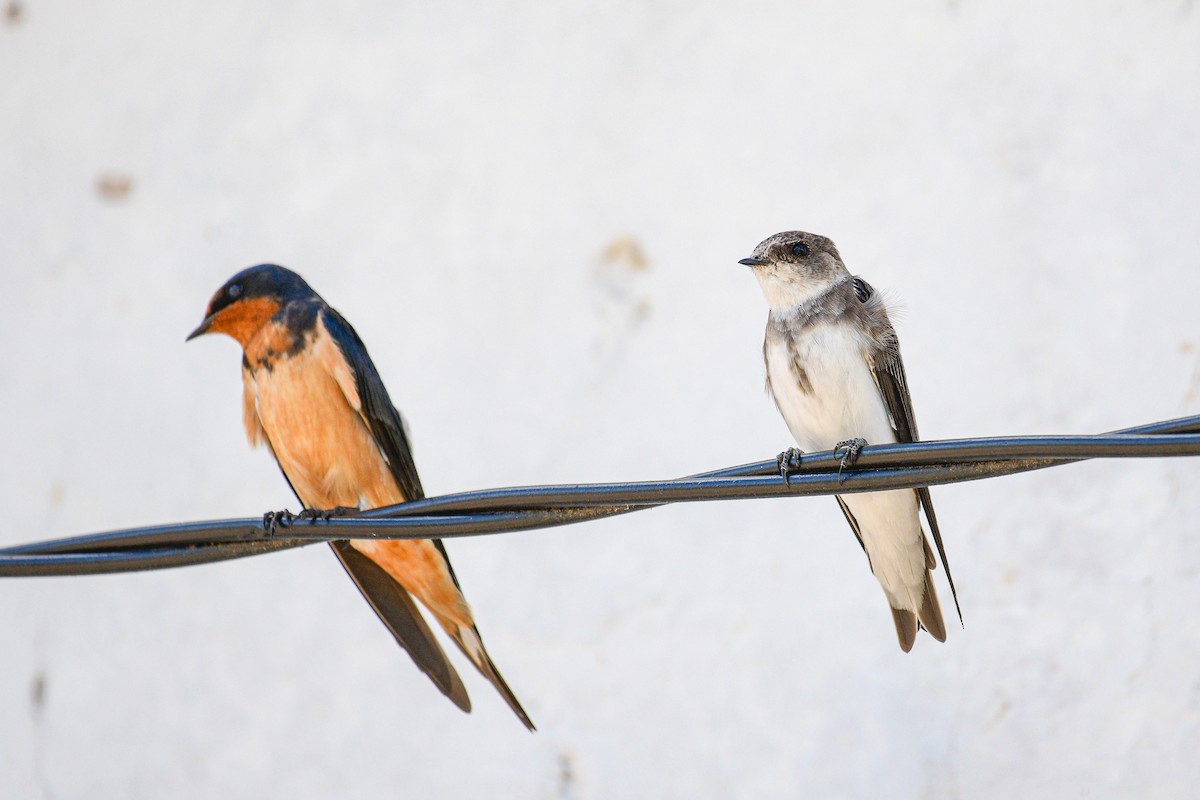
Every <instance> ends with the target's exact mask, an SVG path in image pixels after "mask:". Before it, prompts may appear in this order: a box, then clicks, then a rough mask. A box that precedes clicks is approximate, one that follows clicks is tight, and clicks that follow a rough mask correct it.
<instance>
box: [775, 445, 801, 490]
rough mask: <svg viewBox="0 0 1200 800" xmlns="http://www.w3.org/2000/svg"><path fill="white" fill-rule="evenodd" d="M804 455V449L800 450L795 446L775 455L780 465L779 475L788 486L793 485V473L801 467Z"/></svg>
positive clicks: (776, 461)
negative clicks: (801, 458) (801, 459)
mask: <svg viewBox="0 0 1200 800" xmlns="http://www.w3.org/2000/svg"><path fill="white" fill-rule="evenodd" d="M803 455H804V451H803V450H798V449H796V448H795V447H789V448H788V449H787V450H784V451H783V452H782V453H780V454H779V455H777V456H775V463H776V464H778V465H779V475H780V477H782V478H783V482H784V483H785V484H787V485H788V486H791V485H792V482H791V477H792V473H793V472H795V471H797V470H799V469H800V457H801V456H803Z"/></svg>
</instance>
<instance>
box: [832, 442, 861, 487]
mask: <svg viewBox="0 0 1200 800" xmlns="http://www.w3.org/2000/svg"><path fill="white" fill-rule="evenodd" d="M866 446H867V440H866V439H863V438H861V437H855V438H853V439H846V440H845V441H843V442H838V443H837V444H836V445H834V448H833V457H834V458H841V461H840V462H839V464H838V483H841V482H842V481H844V480H846V476H845V475H843V474H842V471H843V470H844V469H846V467H853V466H854V462H855V461H858V454H859V453H861V452H862V449H863V448H864V447H866ZM843 450H845V451H846V452H845V453H842V451H843ZM839 454H840V455H839Z"/></svg>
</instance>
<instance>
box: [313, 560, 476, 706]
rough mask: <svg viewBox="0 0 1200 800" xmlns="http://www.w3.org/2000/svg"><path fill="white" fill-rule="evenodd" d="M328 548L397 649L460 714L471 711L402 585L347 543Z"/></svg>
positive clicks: (463, 691)
mask: <svg viewBox="0 0 1200 800" xmlns="http://www.w3.org/2000/svg"><path fill="white" fill-rule="evenodd" d="M329 546H330V547H332V548H333V552H334V553H336V554H337V557H338V558H339V559H340V560H341V562H342V566H343V567H345V568H346V572H347V573H348V574H349V575H350V577H351V579H352V580H353V581H354V583H355V584H357V586H358V589H359V591H361V592H362V595H363V597H365V598H366V599H367V602H368V603H370V604H371V608H373V609H375V613H376V614H378V615H379V619H381V620H382V621H383V624H384V625H386V626H387V629H388V630H389V631H391V632H392V636H394V637H395V638H396V641H397V642H399V644H400V646H401V647H403V648H404V649H405V650H406V651H407V652H408V654H409V656H411V657H412V660H413V662H414V663H415V664H416V665H417V666H418V667H419V668H420V669H421V671H422V672H424V673H425V674H426V675H428V676H429V679H430V680H431V681H433V683H434V685H436V686H437V687H438V689H440V690H441V692H442V694H444V695H446V697H449V698H450V700H452V701H453V702H454V705H456V706H458V707H459V708H461V709H462V710H463V711H468V712H469V711H470V710H471V701H470V699H469V698H468V697H467V690H466V687H464V686H463V683H462V679H460V678H459V677H458V673H457V672H455V671H454V667H453V666H451V665H450V659H448V658H446V654H445V652H443V650H442V648H441V645H439V644H438V643H437V639H435V638H433V631H431V630H429V626H428V625H427V624H425V618H424V617H422V616H421V612H420V611H418V610H417V606H416V603H414V602H413V599H412V595H410V594H409V593H408V592H407V591H406V590H405V589H404V587H403V586H401V585H400V584H398V583H396V581H395V580H393V579H392V576H391V575H388V574H387V573H386V572H385V571H384V570H383V568H382V567H380V566H379V565H378V564H376V563H375V562H374V561H372V560H371V559H369V558H367V557H366V556H365V555H363V554H362V553H360V552H359V551H358V550H355V549H354V548H353V547H352V546H351V545H350V543H349V542H347V541H337V542H330V543H329Z"/></svg>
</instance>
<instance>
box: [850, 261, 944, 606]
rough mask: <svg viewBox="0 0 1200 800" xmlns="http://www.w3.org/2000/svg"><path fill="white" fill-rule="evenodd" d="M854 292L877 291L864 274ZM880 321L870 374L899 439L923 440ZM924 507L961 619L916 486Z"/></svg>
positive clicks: (894, 344) (886, 325) (928, 507)
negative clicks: (879, 330)
mask: <svg viewBox="0 0 1200 800" xmlns="http://www.w3.org/2000/svg"><path fill="white" fill-rule="evenodd" d="M854 292H855V294H856V295H857V296H858V299H859V301H860V302H863V303H867V302H870V300H871V298H872V297H873V296H874V294H875V291H874V289H872V288H871V285H870V284H869V283H867V282H866V281H864V280H863V279H862V278H855V279H854ZM876 323H877V324H880V325H881V326H882V327H883V331H882V335H881V336H878V337H876V341H877V342H879V343H880V346H878V347H876V348H875V349H874V351H873V352H872V354H871V374H872V375H873V376H874V378H875V385H876V386H878V387H879V392H880V394H882V395H883V400H884V404H885V405H886V406H887V410H888V413H889V414H890V415H891V417H892V427H893V428H895V430H896V440H897V441H900V442H916V441H919V440H920V435H919V434H918V433H917V420H916V416H915V415H914V414H913V407H912V396H911V395H910V394H909V393H908V378H907V377H906V376H905V374H904V361H903V359H901V358H900V342H899V341H898V340H897V338H896V330H895V329H894V328H893V327H892V324H891V323H890V322H889V321H888V319H887V315H886V314H883V313H881V314H879V315H878V318H877V320H876ZM916 492H917V498H918V499H919V500H920V502H921V507H922V508H924V509H925V519H926V520H928V521H929V530H930V533H932V534H933V543H934V545H935V546H936V547H937V551H938V555H939V556H940V557H941V559H942V566H944V567H945V569H946V581H947V582H948V583H949V584H950V594H951V595H952V596H953V597H954V609H955V611H957V612H958V620H959V622H960V623H961V622H962V608H961V607H959V605H958V591H957V590H956V589H955V588H954V578H953V576H951V574H950V562H949V561H947V560H946V548H945V546H944V545H943V544H942V532H941V530H940V529H939V528H938V523H937V515H936V514H935V513H934V511H933V499H932V498H931V497H930V496H929V489H928V487H922V488H920V489H917V490H916Z"/></svg>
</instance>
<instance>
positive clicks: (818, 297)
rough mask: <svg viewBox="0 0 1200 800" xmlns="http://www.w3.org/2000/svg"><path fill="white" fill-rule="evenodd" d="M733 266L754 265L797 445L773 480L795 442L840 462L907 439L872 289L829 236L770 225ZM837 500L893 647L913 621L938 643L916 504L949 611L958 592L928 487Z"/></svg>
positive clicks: (883, 312)
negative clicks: (940, 570)
mask: <svg viewBox="0 0 1200 800" xmlns="http://www.w3.org/2000/svg"><path fill="white" fill-rule="evenodd" d="M738 263H741V264H745V265H746V266H749V267H751V268H753V269H754V274H755V276H756V277H757V278H758V282H759V285H760V286H761V288H762V291H763V294H764V295H766V298H767V303H768V305H770V307H771V313H770V315H769V316H768V318H767V333H766V339H765V341H764V342H763V358H764V360H765V361H766V365H767V385H768V388H769V389H770V392H771V395H772V396H773V397H774V399H775V405H776V406H777V407H778V408H779V413H780V414H782V415H783V419H784V421H785V422H786V423H787V426H788V429H789V430H790V431H791V433H792V436H794V437H795V438H796V442H797V443H798V444H799V445H800V448H801V450H796V449H795V448H792V449H791V450H788V451H785V452H784V453H781V454H780V456H779V465H780V472H781V473H782V474H783V476H784V479H785V480H786V479H787V476H788V474H789V470H791V469H794V468H795V467H797V466H798V465H799V459H800V456H801V455H802V451H804V450H809V451H814V450H817V451H819V450H834V452H835V455H840V456H841V459H842V467H843V468H844V467H847V466H850V465H852V464H853V463H854V460H855V459H856V458H857V457H858V453H859V451H860V450H861V449H862V447H863V446H865V445H866V444H867V442H868V441H869V442H872V443H874V444H890V443H893V442H915V441H917V440H918V436H917V423H916V420H915V419H914V417H913V409H912V399H911V398H910V396H909V393H908V382H907V380H906V378H905V376H904V362H903V361H901V359H900V345H899V342H898V341H897V339H896V331H895V329H894V328H893V327H892V323H891V322H890V321H889V320H888V313H887V308H886V306H885V305H884V302H883V298H882V297H880V296H879V294H878V293H877V292H876V291H875V290H874V289H872V288H871V286H870V284H868V283H867V282H866V281H864V280H863V279H862V278H858V277H855V276H853V275H851V274H850V272H849V271H848V270H847V269H846V265H845V264H843V263H842V258H841V256H840V255H839V254H838V251H837V247H835V246H834V244H833V242H831V241H830V240H829V239H826V238H825V237H824V236H816V235H814V234H811V233H803V232H801V231H788V232H785V233H777V234H775V235H774V236H772V237H771V238H769V239H766V240H765V241H763V242H761V243H760V244H759V245H758V246H757V247H755V248H754V252H753V254H751V256H750V257H749V258H743V259H742V260H741V261H740V262H738ZM837 501H838V505H839V506H840V507H841V509H842V513H843V514H844V515H845V517H846V521H847V522H848V523H850V528H851V529H852V530H853V531H854V535H855V536H856V537H858V542H859V544H860V545H862V547H863V550H864V551H866V554H867V560H868V562H869V563H870V566H871V571H872V572H873V573H875V577H876V578H877V579H878V580H879V583H880V584H881V585H882V586H883V593H884V594H885V595H887V599H888V603H889V604H890V605H891V608H892V619H893V621H894V622H895V623H896V635H897V637H898V638H899V640H900V647H901V648H902V649H903V650H904V651H905V652H908V651H909V650H911V649H912V646H913V642H914V641H915V640H916V636H917V628H918V627H923V628H925V630H927V631H929V633H930V635H932V636H933V637H934V638H935V639H937V640H938V641H940V642H944V641H945V640H946V625H945V623H944V622H943V620H942V609H941V606H940V605H939V604H938V598H937V592H936V591H935V590H934V586H933V576H932V575H931V574H930V570H931V569H933V568H935V567H936V565H937V561H936V560H935V559H934V556H933V551H932V550H930V548H929V542H928V540H927V539H926V538H925V533H924V531H923V530H922V528H921V520H920V517H919V516H918V511H917V507H918V505H920V506H922V507H923V508H924V509H925V519H926V520H927V521H928V523H929V529H930V531H932V533H933V541H934V543H935V544H936V545H937V551H938V554H939V555H940V556H941V559H942V564H943V565H945V568H946V579H947V581H948V582H949V584H950V592H951V594H952V595H953V596H954V606H955V609H958V594H957V592H955V590H954V580H953V578H951V576H950V565H949V564H948V563H947V562H946V552H945V548H944V547H943V546H942V534H941V531H939V530H938V524H937V517H936V515H935V514H934V512H933V502H932V501H931V500H930V497H929V489H915V490H914V489H897V490H892V491H886V492H866V493H847V494H845V495H838V496H837ZM961 619H962V613H961V611H960V612H959V620H960V621H961Z"/></svg>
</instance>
